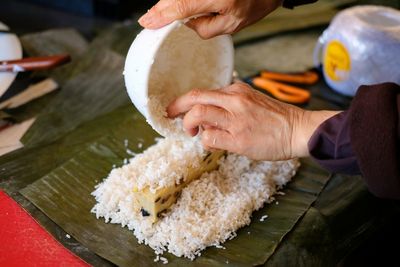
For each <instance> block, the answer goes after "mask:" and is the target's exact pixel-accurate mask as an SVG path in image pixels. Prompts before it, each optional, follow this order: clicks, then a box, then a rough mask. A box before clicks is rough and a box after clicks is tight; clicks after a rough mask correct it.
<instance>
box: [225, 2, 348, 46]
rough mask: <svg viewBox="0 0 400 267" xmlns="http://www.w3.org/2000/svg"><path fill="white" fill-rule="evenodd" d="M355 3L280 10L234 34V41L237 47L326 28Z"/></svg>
mask: <svg viewBox="0 0 400 267" xmlns="http://www.w3.org/2000/svg"><path fill="white" fill-rule="evenodd" d="M355 2H356V1H355V0H336V1H332V0H319V1H318V2H316V3H314V4H312V5H304V6H298V7H296V8H295V9H294V10H290V9H286V8H280V9H278V10H276V11H274V12H273V13H271V14H270V15H269V16H267V17H265V18H264V19H262V20H260V21H259V22H257V23H255V24H253V25H251V26H249V27H247V28H245V29H243V30H241V31H240V32H238V33H236V34H234V35H233V41H234V42H235V44H236V45H243V44H246V43H248V42H250V41H256V40H259V39H260V38H265V37H268V36H272V35H276V34H278V33H282V32H288V31H290V32H293V31H296V30H301V29H306V28H311V27H317V26H325V25H328V24H329V22H330V21H331V19H332V18H333V17H334V16H335V15H336V13H337V12H338V8H340V7H342V6H346V5H349V4H352V3H355ZM299 45H301V44H299Z"/></svg>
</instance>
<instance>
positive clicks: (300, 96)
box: [251, 77, 311, 104]
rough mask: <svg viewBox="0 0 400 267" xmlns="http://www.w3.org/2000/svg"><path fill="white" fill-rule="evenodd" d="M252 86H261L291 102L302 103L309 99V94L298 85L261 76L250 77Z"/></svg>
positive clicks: (279, 97) (277, 96)
mask: <svg viewBox="0 0 400 267" xmlns="http://www.w3.org/2000/svg"><path fill="white" fill-rule="evenodd" d="M251 82H252V84H253V85H254V86H256V87H258V88H261V89H263V90H265V91H267V92H269V93H270V94H271V95H273V96H274V97H276V98H277V99H279V100H282V101H285V102H288V103H293V104H303V103H306V102H307V101H308V100H310V97H311V94H310V92H309V91H306V90H304V89H302V88H300V87H296V86H292V85H288V84H284V83H280V82H276V81H273V80H270V79H267V78H263V77H254V78H252V79H251Z"/></svg>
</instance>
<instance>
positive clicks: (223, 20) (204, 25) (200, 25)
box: [186, 15, 234, 39]
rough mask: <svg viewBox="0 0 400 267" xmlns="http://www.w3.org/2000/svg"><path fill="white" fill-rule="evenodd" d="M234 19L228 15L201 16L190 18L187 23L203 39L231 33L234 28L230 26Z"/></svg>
mask: <svg viewBox="0 0 400 267" xmlns="http://www.w3.org/2000/svg"><path fill="white" fill-rule="evenodd" d="M232 21H234V20H232V19H230V17H229V16H226V15H215V16H205V17H199V18H197V19H191V20H189V21H188V22H187V23H186V25H187V26H188V27H190V28H191V29H193V30H194V31H196V32H197V34H198V35H199V36H200V37H201V38H203V39H210V38H212V37H215V36H218V35H221V34H229V33H232V31H233V30H234V28H233V27H231V26H230V24H232Z"/></svg>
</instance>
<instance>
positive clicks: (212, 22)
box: [139, 0, 282, 39]
mask: <svg viewBox="0 0 400 267" xmlns="http://www.w3.org/2000/svg"><path fill="white" fill-rule="evenodd" d="M281 4H282V0H246V1H243V0H242V1H241V0H201V1H199V0H160V1H159V2H158V3H157V4H156V5H155V6H153V7H152V8H151V9H150V10H149V11H148V12H147V13H146V14H145V15H143V16H142V17H141V18H140V19H139V23H140V25H142V26H143V27H144V28H148V29H158V28H160V27H162V26H165V25H167V24H169V23H171V22H173V21H174V20H178V19H185V18H190V17H193V16H196V15H197V16H198V15H204V14H209V15H207V16H202V17H198V18H196V19H191V20H190V21H189V22H188V23H187V24H186V25H188V26H189V27H191V28H192V29H194V30H195V31H196V32H197V33H198V34H199V35H200V37H202V38H204V39H208V38H211V37H214V36H217V35H221V34H231V33H234V32H237V31H239V30H240V29H242V28H244V27H246V26H247V25H249V24H252V23H254V22H256V21H258V20H260V19H261V18H263V17H264V16H266V15H267V14H269V13H271V12H272V11H273V10H275V9H276V8H277V7H278V6H280V5H281Z"/></svg>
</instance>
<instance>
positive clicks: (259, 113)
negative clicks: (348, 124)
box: [167, 83, 337, 160]
mask: <svg viewBox="0 0 400 267" xmlns="http://www.w3.org/2000/svg"><path fill="white" fill-rule="evenodd" d="M167 113H168V116H169V117H170V118H174V117H177V116H180V115H183V114H184V118H183V125H184V128H185V130H186V131H187V132H188V133H189V134H190V135H192V136H194V135H196V134H197V133H198V132H199V128H201V129H202V132H201V139H202V143H203V146H204V147H205V148H207V149H222V150H227V151H230V152H233V153H237V154H240V155H246V156H248V157H249V158H252V159H257V160H283V159H290V158H294V157H304V156H308V147H307V143H308V140H309V139H310V137H311V135H312V133H313V132H314V131H315V129H316V128H317V127H318V125H320V124H321V123H322V122H323V121H324V120H326V119H327V118H329V117H331V116H333V115H335V114H336V113H337V112H336V111H306V110H303V109H301V108H298V107H296V106H293V105H289V104H286V103H283V102H280V101H278V100H275V99H272V98H270V97H268V96H266V95H264V94H262V93H260V92H258V91H256V90H254V89H252V88H251V87H250V86H248V85H247V84H244V83H235V84H233V85H230V86H228V87H225V88H222V89H220V90H192V91H190V92H189V93H187V94H185V95H183V96H181V97H179V98H177V99H176V100H174V101H173V102H172V103H171V104H170V105H169V106H168V108H167Z"/></svg>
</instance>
